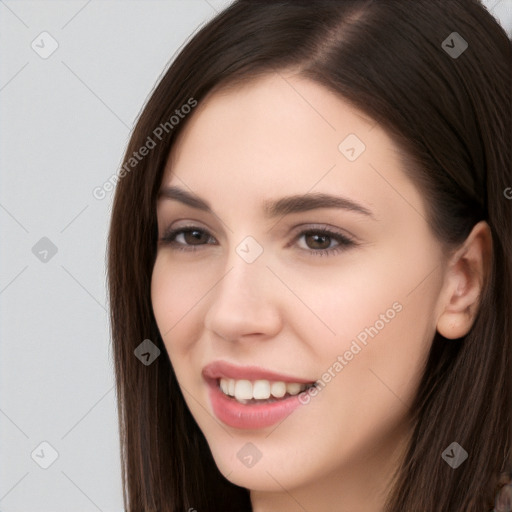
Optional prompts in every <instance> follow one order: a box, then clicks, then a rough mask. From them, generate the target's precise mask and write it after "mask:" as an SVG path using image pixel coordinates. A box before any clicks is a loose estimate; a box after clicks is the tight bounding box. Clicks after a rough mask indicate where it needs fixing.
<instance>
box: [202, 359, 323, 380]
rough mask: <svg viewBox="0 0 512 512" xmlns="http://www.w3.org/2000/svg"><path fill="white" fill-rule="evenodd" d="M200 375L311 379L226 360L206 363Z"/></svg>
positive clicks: (254, 378)
mask: <svg viewBox="0 0 512 512" xmlns="http://www.w3.org/2000/svg"><path fill="white" fill-rule="evenodd" d="M201 373H202V375H203V377H204V378H205V379H215V380H216V379H219V378H225V379H235V380H240V379H246V380H271V381H279V382H297V383H299V384H310V383H312V382H315V381H312V380H308V379H302V378H300V377H294V376H293V375H285V374H282V373H277V372H274V371H271V370H266V369H265V368H262V367H260V366H236V365H234V364H231V363H228V362H226V361H213V362H212V363H209V364H207V365H206V366H205V367H204V368H203V370H202V372H201Z"/></svg>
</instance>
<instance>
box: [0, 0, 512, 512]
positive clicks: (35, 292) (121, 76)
mask: <svg viewBox="0 0 512 512" xmlns="http://www.w3.org/2000/svg"><path fill="white" fill-rule="evenodd" d="M229 3H230V0H155V1H148V0H137V1H135V0H133V1H115V0H89V1H85V0H84V1H80V2H75V1H57V0H54V1H41V0H37V1H35V0H34V1H14V0H11V1H7V0H0V63H1V65H0V109H1V110H0V169H1V171H2V172H1V174H0V179H1V185H0V232H1V234H2V239H1V240H2V243H1V246H0V251H1V252H0V270H1V271H0V308H1V309H0V453H1V460H0V512H32V511H34V512H36V511H37V512H39V511H48V512H60V511H63V512H69V511H70V510H73V511H97V510H100V511H105V512H106V511H121V510H123V507H122V494H121V475H120V464H119V441H118V427H117V411H116V404H115V392H114V379H113V364H112V354H111V349H110V340H109V325H108V313H107V311H106V306H105V305H106V304H107V298H106V285H105V283H106V279H105V248H106V237H107V230H108V225H109V217H110V213H111V201H112V197H113V193H112V192H107V194H106V197H105V198H104V199H101V200H99V199H96V198H95V197H94V196H93V194H92V191H93V189H94V188H95V187H101V186H102V185H103V184H104V183H105V181H107V180H108V179H109V178H110V177H111V176H112V174H114V173H115V172H116V170H117V169H118V167H119V165H120V163H121V160H122V156H123V152H124V149H125V147H126V143H127V141H128V137H129V134H130V129H131V127H132V125H133V122H134V120H135V118H136V116H137V114H138V113H139V111H140V109H141V107H142V106H143V104H144V102H145V100H146V98H147V96H148V94H149V93H150V91H151V89H152V87H153V86H154V84H155V82H156V81H157V79H158V78H159V76H160V75H161V74H162V72H163V71H164V70H165V69H166V68H167V66H168V63H169V61H170V59H171V58H172V56H173V55H174V54H175V52H176V51H177V50H178V49H179V48H180V47H181V46H182V45H183V44H184V43H185V42H186V41H187V40H188V39H189V37H190V35H191V34H192V33H193V32H194V31H195V30H196V29H197V28H198V27H199V26H200V25H202V24H203V23H204V22H206V21H208V20H209V19H211V17H213V16H214V15H215V14H216V12H217V11H219V10H221V9H222V8H223V7H225V6H227V5H228V4H229ZM485 4H486V5H487V6H488V8H489V9H490V10H491V11H492V12H493V14H494V15H495V16H496V17H497V18H498V19H499V20H500V21H501V23H502V24H503V25H504V26H505V27H506V28H507V30H508V32H509V34H510V35H511V36H512V0H486V1H485ZM454 31H456V27H455V28H454ZM42 32H48V33H49V34H50V35H49V36H48V35H42V36H41V35H40V34H41V33H42ZM55 41H56V43H55ZM52 44H54V45H55V44H58V48H57V49H56V51H55V52H54V53H52V54H51V55H49V56H47V55H46V54H47V53H49V51H50V50H51V49H52V46H51V45H52ZM32 45H33V46H34V47H33V46H32ZM45 52H46V53H45ZM43 57H46V58H43ZM41 239H43V240H41ZM55 250H56V253H55ZM41 443H48V444H41ZM55 457H56V458H55ZM54 459H55V460H54ZM44 466H48V467H47V468H46V469H45V468H44Z"/></svg>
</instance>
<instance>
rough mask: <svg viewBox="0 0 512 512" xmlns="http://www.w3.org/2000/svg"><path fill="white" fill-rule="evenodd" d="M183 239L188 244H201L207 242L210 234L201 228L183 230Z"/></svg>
mask: <svg viewBox="0 0 512 512" xmlns="http://www.w3.org/2000/svg"><path fill="white" fill-rule="evenodd" d="M182 234H183V239H184V241H185V242H186V243H187V244H188V245H200V244H201V243H203V242H204V243H207V242H208V239H209V235H207V234H206V233H205V232H204V231H201V230H199V229H190V230H187V231H185V230H183V231H182Z"/></svg>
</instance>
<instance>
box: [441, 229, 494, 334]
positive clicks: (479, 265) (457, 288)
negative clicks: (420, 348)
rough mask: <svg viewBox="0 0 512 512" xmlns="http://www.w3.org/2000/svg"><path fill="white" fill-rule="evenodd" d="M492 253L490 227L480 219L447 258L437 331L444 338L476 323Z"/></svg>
mask: <svg viewBox="0 0 512 512" xmlns="http://www.w3.org/2000/svg"><path fill="white" fill-rule="evenodd" d="M491 255H492V235H491V230H490V228H489V225H488V224H487V222H485V221H480V222H478V223H477V224H475V226H474V227H473V229H472V231H471V233H470V234H469V236H468V237H467V238H466V240H465V242H464V243H463V244H462V246H461V247H460V248H459V249H457V250H456V251H455V253H454V254H453V255H452V256H451V257H450V261H449V262H448V267H447V270H446V276H445V283H444V285H443V291H442V292H441V298H442V305H441V314H440V316H439V318H438V320H437V331H438V332H439V334H441V335H442V336H444V337H445V338H448V339H457V338H460V337H462V336H465V335H466V334H467V333H468V332H469V331H470V329H471V327H472V326H473V323H474V321H475V317H476V314H477V312H478V308H479V306H480V296H481V293H482V289H483V286H484V283H485V281H486V279H487V278H488V276H489V272H490V263H491Z"/></svg>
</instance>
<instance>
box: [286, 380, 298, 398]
mask: <svg viewBox="0 0 512 512" xmlns="http://www.w3.org/2000/svg"><path fill="white" fill-rule="evenodd" d="M300 387H301V386H300V384H298V383H297V382H288V383H287V384H286V391H288V393H290V395H298V394H299V393H300V391H301V389H300Z"/></svg>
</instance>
